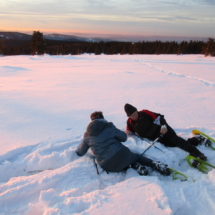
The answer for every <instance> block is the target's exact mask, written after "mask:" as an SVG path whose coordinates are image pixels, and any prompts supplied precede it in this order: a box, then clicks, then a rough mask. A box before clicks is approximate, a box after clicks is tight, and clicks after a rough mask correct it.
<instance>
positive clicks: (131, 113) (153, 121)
mask: <svg viewBox="0 0 215 215" xmlns="http://www.w3.org/2000/svg"><path fill="white" fill-rule="evenodd" d="M124 109H125V112H126V114H127V116H128V117H129V118H128V120H127V126H126V131H125V132H126V133H127V134H128V135H132V134H133V133H136V134H137V135H138V136H140V137H143V138H147V139H149V140H154V139H156V138H157V137H159V136H160V135H161V134H162V137H160V139H159V142H160V143H162V144H164V145H165V146H169V147H176V146H177V147H179V148H181V149H183V150H185V151H187V152H189V153H190V155H192V156H194V157H197V158H200V159H202V160H204V161H206V160H207V157H206V156H205V155H204V154H203V153H201V152H200V151H199V150H198V149H197V148H196V147H195V146H197V145H198V144H200V143H201V141H202V139H201V137H200V138H197V137H192V138H189V139H188V140H187V141H186V140H184V139H182V138H181V137H179V136H177V134H176V133H175V131H174V130H173V129H172V128H171V127H170V126H169V125H168V124H167V122H166V120H165V119H164V116H163V115H161V114H159V113H154V112H151V111H148V110H142V111H137V108H136V107H134V106H132V105H130V104H125V106H124Z"/></svg>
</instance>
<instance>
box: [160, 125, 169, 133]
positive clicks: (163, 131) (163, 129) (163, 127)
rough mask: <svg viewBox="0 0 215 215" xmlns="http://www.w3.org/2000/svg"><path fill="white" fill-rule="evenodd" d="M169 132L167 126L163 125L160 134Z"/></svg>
mask: <svg viewBox="0 0 215 215" xmlns="http://www.w3.org/2000/svg"><path fill="white" fill-rule="evenodd" d="M167 131H168V130H167V127H166V125H162V126H161V130H160V133H161V134H166V133H167Z"/></svg>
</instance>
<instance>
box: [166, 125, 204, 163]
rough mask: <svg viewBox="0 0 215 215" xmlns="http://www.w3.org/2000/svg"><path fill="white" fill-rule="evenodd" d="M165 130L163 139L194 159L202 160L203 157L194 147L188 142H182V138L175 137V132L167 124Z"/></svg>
mask: <svg viewBox="0 0 215 215" xmlns="http://www.w3.org/2000/svg"><path fill="white" fill-rule="evenodd" d="M167 129H168V132H167V133H166V134H165V135H164V137H165V138H166V139H168V141H169V142H171V143H174V144H175V145H176V146H177V147H179V148H181V149H183V150H185V151H187V152H189V153H190V155H192V156H194V157H199V158H200V157H201V159H202V158H203V159H204V157H205V156H204V155H203V154H202V153H201V152H200V151H199V150H198V149H197V148H196V147H195V146H193V145H191V144H190V143H189V142H188V141H186V140H184V139H183V138H181V137H179V136H177V134H176V133H175V131H174V130H173V129H172V128H171V127H170V126H169V125H168V124H167ZM203 156H204V157H203ZM205 158H206V157H205ZM206 159H207V158H206Z"/></svg>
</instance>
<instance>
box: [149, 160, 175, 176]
mask: <svg viewBox="0 0 215 215" xmlns="http://www.w3.org/2000/svg"><path fill="white" fill-rule="evenodd" d="M153 164H155V167H154V169H155V170H157V171H158V172H160V173H161V174H162V175H166V176H168V175H170V174H171V171H170V169H169V168H168V165H166V164H163V163H161V162H159V161H154V162H153Z"/></svg>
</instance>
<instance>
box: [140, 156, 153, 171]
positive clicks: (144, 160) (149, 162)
mask: <svg viewBox="0 0 215 215" xmlns="http://www.w3.org/2000/svg"><path fill="white" fill-rule="evenodd" d="M138 156H139V155H138ZM137 162H139V163H140V164H141V165H143V166H149V167H151V168H153V169H154V167H155V164H154V163H153V160H151V159H149V158H147V157H144V156H141V157H140V158H139V159H138V160H137Z"/></svg>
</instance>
